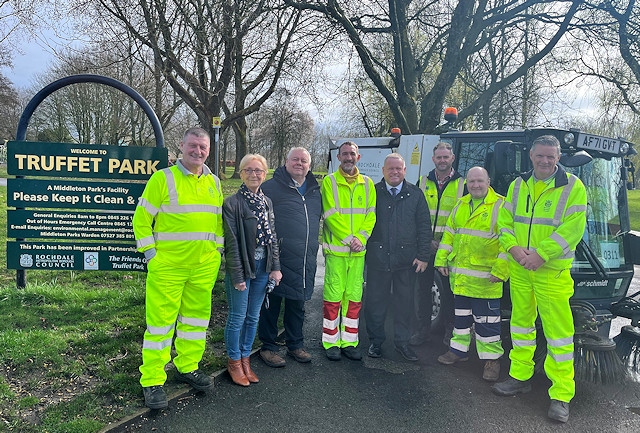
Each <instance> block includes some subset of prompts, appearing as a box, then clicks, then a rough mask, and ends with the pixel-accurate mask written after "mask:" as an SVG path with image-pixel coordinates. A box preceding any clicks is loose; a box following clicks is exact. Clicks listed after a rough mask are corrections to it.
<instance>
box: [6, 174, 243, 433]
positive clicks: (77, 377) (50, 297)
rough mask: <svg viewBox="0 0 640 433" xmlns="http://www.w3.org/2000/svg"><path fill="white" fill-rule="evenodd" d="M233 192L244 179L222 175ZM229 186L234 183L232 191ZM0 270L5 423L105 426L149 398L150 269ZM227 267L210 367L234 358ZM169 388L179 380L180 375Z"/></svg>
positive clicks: (9, 426)
mask: <svg viewBox="0 0 640 433" xmlns="http://www.w3.org/2000/svg"><path fill="white" fill-rule="evenodd" d="M223 185H224V188H225V190H227V189H233V190H234V191H235V190H236V189H237V188H238V186H239V185H240V181H239V180H230V181H225V182H224V183H223ZM6 192H7V191H6V187H1V188H0V230H1V231H0V263H3V267H4V266H5V265H4V263H6V229H5V227H6V222H7V221H6ZM227 194H228V192H227ZM15 273H16V272H15V270H7V269H0V317H1V318H2V320H0V432H3V431H19V432H26V433H31V432H34V433H35V432H56V433H57V432H79V433H80V432H82V433H88V432H96V431H99V430H100V429H102V428H103V427H104V426H105V425H107V424H108V423H109V422H114V421H117V420H118V419H122V418H123V417H125V416H127V415H129V414H131V413H133V412H135V411H136V410H138V409H140V408H142V407H143V403H144V402H143V400H142V394H141V388H140V385H139V382H138V380H139V371H138V367H139V365H140V362H141V343H142V338H143V334H144V329H145V319H144V284H145V276H146V274H144V273H137V272H100V271H93V272H92V271H57V272H54V271H28V273H27V286H26V287H25V288H24V289H17V288H16V283H15ZM223 277H224V273H223V272H220V274H219V276H218V281H217V282H216V285H215V287H214V296H213V311H214V314H213V316H212V322H211V326H210V329H209V335H208V345H207V350H206V351H205V355H204V358H203V360H202V362H201V364H200V366H201V368H202V369H203V370H204V371H205V372H208V373H213V372H214V371H216V370H218V369H220V368H222V366H223V365H224V364H225V362H226V357H225V354H224V348H223V346H222V344H221V341H222V340H223V333H222V330H223V327H224V320H225V319H226V297H225V294H224V287H223V283H222V278H223ZM171 375H172V372H171V371H170V372H169V381H168V382H167V391H168V392H172V391H174V390H175V389H176V388H178V387H183V386H185V385H179V384H177V383H175V382H173V381H172V380H171Z"/></svg>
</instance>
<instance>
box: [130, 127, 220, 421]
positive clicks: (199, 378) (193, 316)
mask: <svg viewBox="0 0 640 433" xmlns="http://www.w3.org/2000/svg"><path fill="white" fill-rule="evenodd" d="M209 149H210V137H209V134H208V133H207V132H206V131H205V130H204V129H201V128H191V129H188V130H187V131H186V132H185V134H184V137H183V139H182V141H181V142H180V150H181V152H182V158H181V159H179V160H178V161H177V162H176V164H175V165H174V166H172V167H169V168H165V169H163V170H160V171H158V172H156V173H154V174H153V175H152V176H151V178H150V179H149V182H148V183H147V186H146V187H145V189H144V192H143V193H142V196H141V197H140V201H139V203H138V206H137V207H136V211H135V213H134V215H133V231H134V234H135V238H136V244H137V247H138V251H141V252H144V255H145V257H146V259H147V270H148V273H147V283H146V322H147V330H146V332H145V333H144V342H143V345H142V366H141V367H140V373H142V376H141V378H140V384H141V385H142V390H143V394H144V399H145V404H146V405H147V407H149V408H151V409H161V408H164V407H167V396H166V394H165V392H164V390H163V388H162V385H164V383H165V381H166V380H167V375H166V373H165V366H166V365H167V363H168V362H169V361H170V360H171V342H172V339H173V336H174V333H175V334H176V339H175V349H176V353H177V356H176V357H175V358H174V360H173V364H174V365H175V367H176V370H177V371H178V373H177V380H179V381H181V382H185V383H188V384H189V385H191V386H192V387H193V388H195V389H197V390H199V391H207V390H209V389H211V388H212V386H213V381H212V380H211V378H210V377H209V376H208V375H206V374H205V373H203V372H202V371H201V370H199V369H198V364H199V363H200V360H201V359H202V354H203V353H204V347H205V341H206V331H207V327H208V326H209V319H210V317H211V291H212V289H213V285H214V284H215V282H216V277H217V275H218V269H219V268H220V251H221V250H222V247H223V245H224V234H223V227H222V202H223V197H222V189H221V188H220V180H219V179H218V178H217V177H216V176H215V175H214V174H213V173H212V172H211V170H209V168H208V167H207V166H206V165H205V164H204V162H205V160H206V159H207V157H208V156H209Z"/></svg>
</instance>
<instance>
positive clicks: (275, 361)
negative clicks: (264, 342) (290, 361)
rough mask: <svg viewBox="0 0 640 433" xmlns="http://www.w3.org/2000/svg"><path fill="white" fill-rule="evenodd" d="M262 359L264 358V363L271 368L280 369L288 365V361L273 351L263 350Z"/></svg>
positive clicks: (261, 351)
mask: <svg viewBox="0 0 640 433" xmlns="http://www.w3.org/2000/svg"><path fill="white" fill-rule="evenodd" d="M260 358H262V360H263V361H264V363H265V364H267V365H268V366H269V367H273V368H279V367H284V366H285V365H287V361H285V359H284V358H283V357H282V356H280V355H278V352H274V351H273V350H266V349H261V350H260Z"/></svg>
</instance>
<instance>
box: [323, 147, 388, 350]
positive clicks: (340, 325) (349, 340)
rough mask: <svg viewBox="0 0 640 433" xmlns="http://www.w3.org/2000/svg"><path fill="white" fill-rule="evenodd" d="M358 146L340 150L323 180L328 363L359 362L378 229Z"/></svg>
mask: <svg viewBox="0 0 640 433" xmlns="http://www.w3.org/2000/svg"><path fill="white" fill-rule="evenodd" d="M359 160H360V153H359V152H358V145H356V144H355V143H353V142H350V141H346V142H344V143H342V144H341V145H340V148H339V149H338V161H340V167H339V168H338V171H336V172H335V173H331V174H329V175H327V176H325V178H324V179H323V180H322V187H321V190H320V191H321V193H322V211H323V215H324V227H323V230H322V251H323V253H324V256H325V275H324V295H323V299H324V303H323V323H322V345H323V346H324V348H325V351H326V355H327V358H329V359H330V360H332V361H339V360H340V357H341V353H343V354H344V356H346V357H347V358H349V359H352V360H360V359H362V354H361V353H360V350H359V349H358V324H359V318H360V308H361V307H362V284H363V283H364V256H365V253H366V249H365V245H366V243H367V240H368V239H369V237H370V236H371V232H372V231H373V226H374V225H375V223H376V189H375V185H374V184H373V181H372V180H371V179H370V178H369V177H367V176H363V175H361V174H360V172H359V171H358V168H357V167H356V163H357V162H358V161H359Z"/></svg>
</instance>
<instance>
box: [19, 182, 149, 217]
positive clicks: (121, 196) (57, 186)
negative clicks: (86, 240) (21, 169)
mask: <svg viewBox="0 0 640 433" xmlns="http://www.w3.org/2000/svg"><path fill="white" fill-rule="evenodd" d="M144 186H145V185H144V184H143V183H132V182H128V183H122V182H119V183H116V182H110V183H108V182H83V181H64V180H58V179H52V180H36V179H7V205H8V206H13V207H18V208H25V207H39V208H58V209H59V208H72V207H75V208H78V207H81V208H83V209H107V210H130V211H133V210H135V208H136V205H137V204H138V197H140V196H141V195H142V191H144Z"/></svg>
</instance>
